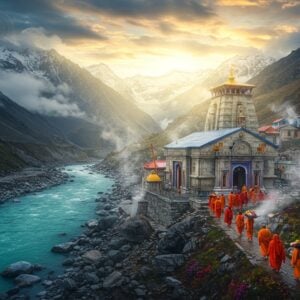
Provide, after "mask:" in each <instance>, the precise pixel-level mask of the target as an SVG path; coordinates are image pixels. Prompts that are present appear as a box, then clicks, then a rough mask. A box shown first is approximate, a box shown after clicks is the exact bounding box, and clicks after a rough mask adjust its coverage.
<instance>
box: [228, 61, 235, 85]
mask: <svg viewBox="0 0 300 300" xmlns="http://www.w3.org/2000/svg"><path fill="white" fill-rule="evenodd" d="M228 82H229V83H235V76H234V68H233V65H231V66H230V71H229V76H228Z"/></svg>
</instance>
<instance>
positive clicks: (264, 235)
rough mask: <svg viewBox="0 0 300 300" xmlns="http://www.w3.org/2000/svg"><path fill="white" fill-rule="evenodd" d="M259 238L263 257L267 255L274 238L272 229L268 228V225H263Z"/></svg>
mask: <svg viewBox="0 0 300 300" xmlns="http://www.w3.org/2000/svg"><path fill="white" fill-rule="evenodd" d="M257 238H258V244H259V248H260V253H261V255H262V256H263V257H267V256H268V249H269V243H270V241H271V239H272V233H271V231H270V230H269V229H268V228H266V226H262V228H261V229H260V230H259V231H258V234H257Z"/></svg>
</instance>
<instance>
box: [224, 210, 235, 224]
mask: <svg viewBox="0 0 300 300" xmlns="http://www.w3.org/2000/svg"><path fill="white" fill-rule="evenodd" d="M232 219H233V212H232V209H231V207H230V206H227V207H226V209H225V213H224V222H225V223H226V224H227V226H228V227H230V226H231V223H232Z"/></svg>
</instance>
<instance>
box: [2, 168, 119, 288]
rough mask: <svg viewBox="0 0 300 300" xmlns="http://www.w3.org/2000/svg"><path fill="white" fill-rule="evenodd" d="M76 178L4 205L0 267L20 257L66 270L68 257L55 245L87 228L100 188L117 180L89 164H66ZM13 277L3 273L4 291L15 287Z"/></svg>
mask: <svg viewBox="0 0 300 300" xmlns="http://www.w3.org/2000/svg"><path fill="white" fill-rule="evenodd" d="M66 172H67V173H68V174H69V175H70V176H72V178H71V179H72V182H71V181H68V182H67V183H65V184H62V185H59V186H55V187H52V188H49V189H46V190H44V191H41V192H37V193H34V194H30V195H26V196H23V197H19V198H18V200H20V202H14V201H8V202H6V203H4V204H3V205H1V206H0V271H2V270H3V269H5V267H6V266H7V265H9V264H11V263H13V262H17V261H20V260H25V261H29V262H31V263H37V264H41V265H42V266H44V267H45V268H46V269H45V270H44V271H42V272H40V273H37V274H36V275H39V276H41V277H42V279H43V277H45V276H47V273H48V272H51V271H53V272H55V273H56V274H57V273H59V272H62V266H61V263H62V261H63V260H64V259H65V257H64V256H63V255H61V254H55V253H52V252H51V251H50V249H51V248H52V246H53V245H55V244H58V243H64V242H67V241H69V240H71V239H72V238H74V237H75V236H76V235H79V234H80V233H81V232H82V231H83V229H82V227H81V225H82V224H84V223H85V222H86V221H87V220H89V219H92V218H94V217H95V207H96V205H97V204H96V202H95V199H96V197H97V193H98V192H107V191H109V189H110V188H111V186H112V184H113V181H112V180H111V179H108V178H105V177H104V176H103V175H101V174H96V173H91V171H90V170H89V169H88V165H73V166H68V167H66ZM13 286H14V285H13V281H12V280H6V279H4V278H2V277H1V276H0V293H1V292H4V291H6V290H8V289H10V288H12V287H13Z"/></svg>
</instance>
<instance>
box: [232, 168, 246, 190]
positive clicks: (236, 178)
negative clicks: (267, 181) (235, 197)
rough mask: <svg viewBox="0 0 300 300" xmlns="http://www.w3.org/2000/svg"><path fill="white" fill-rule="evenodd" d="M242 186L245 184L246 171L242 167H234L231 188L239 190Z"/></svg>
mask: <svg viewBox="0 0 300 300" xmlns="http://www.w3.org/2000/svg"><path fill="white" fill-rule="evenodd" d="M244 184H246V170H245V168H244V167H240V166H239V167H236V168H235V169H234V170H233V186H236V187H237V188H238V189H239V190H240V189H241V188H242V186H243V185H244Z"/></svg>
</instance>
